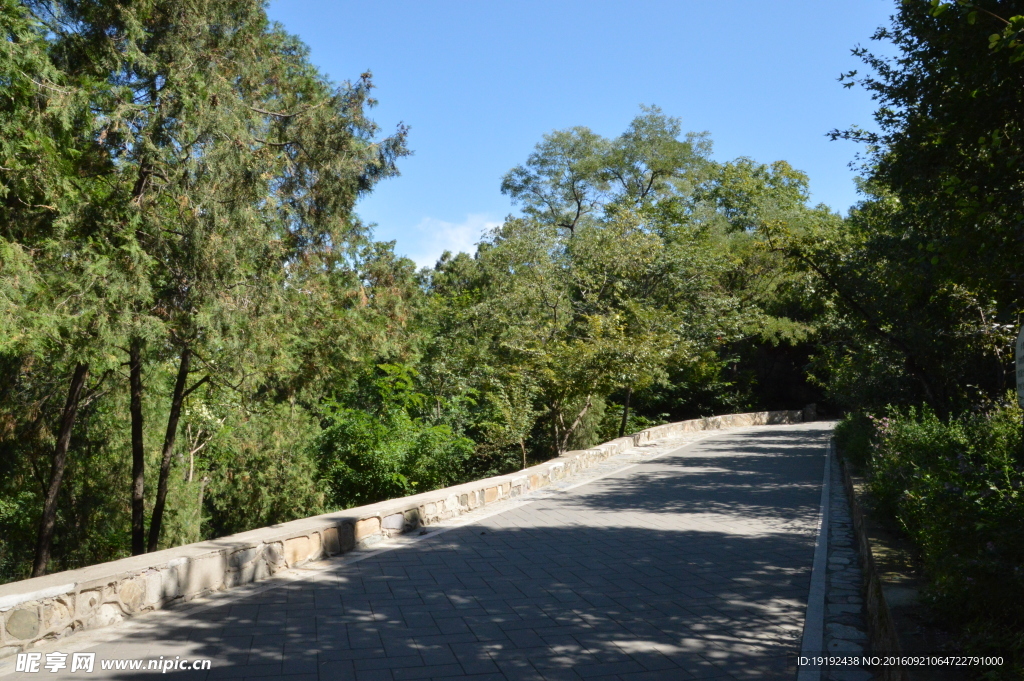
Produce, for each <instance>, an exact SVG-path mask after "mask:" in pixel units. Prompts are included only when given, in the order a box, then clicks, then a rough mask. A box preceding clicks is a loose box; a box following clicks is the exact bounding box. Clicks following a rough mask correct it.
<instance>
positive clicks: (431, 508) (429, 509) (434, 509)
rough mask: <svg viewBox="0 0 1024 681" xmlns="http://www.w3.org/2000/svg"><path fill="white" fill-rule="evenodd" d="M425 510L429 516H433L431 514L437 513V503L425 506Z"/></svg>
mask: <svg viewBox="0 0 1024 681" xmlns="http://www.w3.org/2000/svg"><path fill="white" fill-rule="evenodd" d="M423 512H424V513H426V514H427V517H428V518H429V517H431V516H434V515H437V504H436V503H435V504H427V505H426V506H425V507H424V508H423Z"/></svg>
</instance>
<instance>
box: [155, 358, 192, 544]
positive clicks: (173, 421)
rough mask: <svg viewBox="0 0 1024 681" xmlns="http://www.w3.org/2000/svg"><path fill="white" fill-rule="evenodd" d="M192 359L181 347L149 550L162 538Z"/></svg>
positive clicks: (165, 437)
mask: <svg viewBox="0 0 1024 681" xmlns="http://www.w3.org/2000/svg"><path fill="white" fill-rule="evenodd" d="M191 361H192V349H191V348H189V347H188V346H185V347H184V348H182V349H181V361H180V362H179V364H178V378H177V380H176V381H175V382H174V394H173V395H171V413H170V415H169V416H168V417H167V432H166V433H165V434H164V449H163V453H162V457H161V459H160V480H159V482H158V483H157V488H156V503H155V504H154V505H153V517H152V518H151V519H150V521H149V545H148V546H147V547H146V550H147V551H156V545H157V541H159V539H160V526H161V525H162V524H163V519H164V504H165V502H166V501H167V480H168V478H169V477H170V476H171V454H172V453H173V452H174V440H175V438H176V437H177V435H178V420H179V419H180V418H181V405H182V403H183V402H184V401H185V384H186V383H187V382H188V368H189V364H190V363H191Z"/></svg>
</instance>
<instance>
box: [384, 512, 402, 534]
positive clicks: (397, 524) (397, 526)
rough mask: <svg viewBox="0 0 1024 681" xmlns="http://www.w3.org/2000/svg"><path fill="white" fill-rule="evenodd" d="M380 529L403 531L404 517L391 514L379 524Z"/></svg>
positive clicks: (398, 514)
mask: <svg viewBox="0 0 1024 681" xmlns="http://www.w3.org/2000/svg"><path fill="white" fill-rule="evenodd" d="M381 527H383V528H384V529H385V530H397V531H399V532H401V531H402V530H403V529H405V516H403V515H402V514H401V513H393V514H391V515H389V516H385V517H384V520H383V521H382V522H381Z"/></svg>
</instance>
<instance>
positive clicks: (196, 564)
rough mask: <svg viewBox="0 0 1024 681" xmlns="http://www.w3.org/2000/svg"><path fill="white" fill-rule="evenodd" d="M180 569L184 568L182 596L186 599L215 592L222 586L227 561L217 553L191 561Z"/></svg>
mask: <svg viewBox="0 0 1024 681" xmlns="http://www.w3.org/2000/svg"><path fill="white" fill-rule="evenodd" d="M182 567H183V568H184V571H183V572H184V580H183V581H184V588H183V589H182V595H183V596H185V597H186V598H191V597H193V596H199V595H200V594H203V593H205V592H207V591H216V590H217V589H220V588H221V587H222V586H223V585H224V573H225V572H227V560H225V558H224V556H223V555H221V554H219V553H215V554H213V555H209V556H203V557H202V558H197V559H194V560H191V561H189V562H188V563H187V564H186V565H183V566H182Z"/></svg>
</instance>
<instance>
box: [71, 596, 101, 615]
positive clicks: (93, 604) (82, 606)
mask: <svg viewBox="0 0 1024 681" xmlns="http://www.w3.org/2000/svg"><path fill="white" fill-rule="evenodd" d="M102 602H103V596H102V595H101V594H100V592H99V590H91V591H83V592H82V593H80V594H78V607H77V608H76V609H75V617H78V618H83V617H88V616H89V615H90V614H91V613H92V612H93V611H94V610H96V609H97V608H98V607H100V604H101V603H102Z"/></svg>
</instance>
